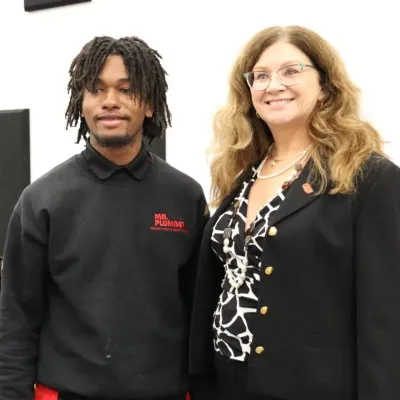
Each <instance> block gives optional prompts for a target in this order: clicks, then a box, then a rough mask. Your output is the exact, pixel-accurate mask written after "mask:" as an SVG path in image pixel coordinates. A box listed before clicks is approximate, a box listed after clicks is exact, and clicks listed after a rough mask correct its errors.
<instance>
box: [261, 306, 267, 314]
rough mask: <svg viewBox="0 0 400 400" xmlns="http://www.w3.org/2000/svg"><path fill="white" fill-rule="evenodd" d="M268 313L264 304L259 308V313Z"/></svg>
mask: <svg viewBox="0 0 400 400" xmlns="http://www.w3.org/2000/svg"><path fill="white" fill-rule="evenodd" d="M267 313H268V307H267V306H264V307H261V308H260V314H262V315H265V314H267Z"/></svg>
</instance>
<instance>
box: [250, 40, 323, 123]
mask: <svg viewBox="0 0 400 400" xmlns="http://www.w3.org/2000/svg"><path fill="white" fill-rule="evenodd" d="M251 72H253V74H252V82H253V83H252V87H251V89H250V90H251V98H252V102H253V106H254V108H255V110H256V111H257V113H258V115H259V116H260V118H262V119H263V120H264V121H265V122H266V123H267V125H268V126H269V128H270V129H271V130H273V129H274V128H277V127H283V126H286V127H288V126H291V125H293V127H298V126H300V125H305V124H306V123H307V120H308V117H309V116H310V114H311V112H312V111H313V109H314V107H315V105H316V103H317V101H318V100H322V98H323V93H322V89H321V85H320V83H319V74H318V72H317V70H316V69H315V68H313V67H312V63H311V60H310V59H309V58H308V57H307V56H306V55H305V54H304V53H303V52H302V51H301V50H299V49H298V48H297V47H295V46H293V45H292V44H290V43H287V42H284V41H280V42H277V43H275V44H273V45H272V46H270V47H268V48H267V49H265V50H264V52H263V53H262V54H261V56H260V58H259V59H258V61H257V63H256V64H255V65H254V67H253V70H252V71H251ZM256 87H258V88H263V90H256Z"/></svg>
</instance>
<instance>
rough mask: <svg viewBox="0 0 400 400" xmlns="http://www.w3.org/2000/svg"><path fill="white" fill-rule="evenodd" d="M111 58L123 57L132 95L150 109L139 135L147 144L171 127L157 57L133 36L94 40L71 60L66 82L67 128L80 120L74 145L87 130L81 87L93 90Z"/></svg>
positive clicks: (162, 76) (159, 57)
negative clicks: (149, 116) (112, 56)
mask: <svg viewBox="0 0 400 400" xmlns="http://www.w3.org/2000/svg"><path fill="white" fill-rule="evenodd" d="M111 55H119V56H121V57H122V58H123V60H124V63H125V66H126V69H127V70H128V74H129V81H130V84H131V87H132V90H133V94H134V96H136V98H138V100H139V101H140V104H141V105H142V104H143V103H144V104H147V105H150V106H151V107H152V108H153V117H152V118H145V121H144V124H143V135H144V136H145V137H147V138H148V139H149V142H150V143H151V142H152V140H153V139H154V138H156V137H158V138H159V137H162V136H163V135H164V134H165V131H166V129H167V127H168V125H169V126H171V113H170V111H169V108H168V104H167V99H166V93H167V90H168V85H167V82H166V75H167V73H166V72H165V71H164V69H163V68H162V66H161V64H160V60H159V59H161V58H162V57H161V56H160V54H158V52H157V51H156V50H153V49H151V48H150V47H149V46H148V45H147V44H146V43H145V42H144V41H143V40H141V39H139V38H137V37H134V36H133V37H124V38H121V39H114V38H112V37H109V36H103V37H95V38H94V39H93V40H91V41H90V42H89V43H87V44H86V45H85V46H84V47H83V48H82V50H81V52H80V53H79V54H78V55H77V56H76V57H75V59H74V60H73V61H72V64H71V67H70V69H69V75H70V81H69V83H68V93H70V100H69V104H68V108H67V111H66V113H65V117H66V119H67V128H68V127H69V126H71V127H75V126H76V125H77V124H78V122H79V121H80V125H79V130H78V138H77V143H79V142H80V140H81V139H82V138H84V139H87V135H88V131H89V129H88V126H87V124H86V121H85V119H84V118H82V117H81V112H82V101H83V93H84V90H85V88H86V89H87V90H89V91H94V89H95V85H96V80H97V79H98V76H99V74H100V72H101V71H102V69H103V67H104V64H105V62H106V60H107V58H108V57H109V56H111Z"/></svg>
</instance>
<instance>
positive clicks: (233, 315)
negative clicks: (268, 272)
mask: <svg viewBox="0 0 400 400" xmlns="http://www.w3.org/2000/svg"><path fill="white" fill-rule="evenodd" d="M253 171H254V173H253V175H252V177H251V178H250V179H249V180H248V181H246V182H244V183H243V186H242V190H241V192H240V194H239V196H238V197H236V198H235V199H234V200H233V202H232V204H231V206H230V207H229V208H228V209H227V211H225V212H224V213H223V214H221V216H220V217H219V219H218V220H217V222H216V223H215V225H214V228H213V231H212V236H211V248H212V249H213V251H214V252H215V253H216V254H217V256H218V258H219V259H220V260H221V261H222V265H221V267H223V266H224V265H225V260H226V257H227V256H228V257H229V259H228V265H229V268H230V269H231V270H233V272H234V274H235V276H236V275H237V274H239V273H240V270H239V266H238V260H239V262H240V261H243V259H244V258H245V254H244V238H245V232H244V231H245V227H246V215H247V204H248V196H249V191H250V188H251V186H252V184H253V183H254V181H255V180H256V174H257V171H256V169H255V168H253ZM285 193H286V190H285V191H283V192H282V193H279V194H277V196H276V197H275V198H274V199H272V200H271V201H269V202H268V203H267V204H265V206H263V207H262V208H261V210H259V212H258V214H257V215H256V217H255V221H254V231H253V235H252V239H251V242H250V244H249V247H248V262H249V264H248V267H247V272H246V277H245V281H244V283H243V285H242V286H240V287H239V288H237V289H235V288H232V287H231V285H230V284H229V278H227V276H226V274H225V278H224V279H223V281H222V284H221V287H222V293H221V295H220V297H219V301H218V305H217V308H216V310H215V312H214V321H213V333H214V348H215V350H216V351H217V352H219V353H221V354H222V355H224V356H225V357H227V358H230V359H233V360H238V361H245V360H246V358H247V355H248V354H249V353H250V346H251V343H252V340H253V334H252V332H251V327H250V326H249V325H250V324H251V318H252V316H253V315H254V314H255V313H256V311H257V302H258V296H257V292H258V282H259V281H260V271H261V257H262V243H263V239H264V237H265V233H266V231H267V229H268V220H269V217H270V216H271V214H272V213H273V212H275V211H276V210H278V208H279V207H280V205H281V204H282V201H283V200H284V199H285ZM240 199H242V200H241V202H240V204H239V208H238V212H237V215H236V216H235V217H234V220H233V221H232V225H231V227H232V239H231V243H230V245H229V252H228V254H225V253H224V252H223V246H224V245H223V240H224V239H223V232H224V229H225V228H226V227H227V226H228V224H229V221H230V219H231V217H232V214H233V204H234V203H235V201H237V200H240Z"/></svg>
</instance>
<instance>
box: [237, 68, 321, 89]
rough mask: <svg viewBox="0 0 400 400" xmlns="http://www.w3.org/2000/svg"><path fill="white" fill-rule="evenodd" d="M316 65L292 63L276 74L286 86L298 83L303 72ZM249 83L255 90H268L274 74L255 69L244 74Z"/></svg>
mask: <svg viewBox="0 0 400 400" xmlns="http://www.w3.org/2000/svg"><path fill="white" fill-rule="evenodd" d="M310 68H314V69H315V67H314V66H313V65H309V64H301V63H299V64H292V65H286V66H285V67H282V68H280V69H278V71H277V72H276V76H277V78H278V80H279V82H281V83H282V85H284V86H293V85H297V84H298V83H299V82H300V81H301V74H302V73H303V72H306V71H309V69H310ZM243 76H244V77H245V78H246V81H247V84H248V85H249V87H250V88H251V89H254V90H266V89H267V88H268V86H269V85H270V83H271V77H272V74H271V73H269V72H265V71H253V72H246V73H245V74H243Z"/></svg>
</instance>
